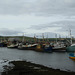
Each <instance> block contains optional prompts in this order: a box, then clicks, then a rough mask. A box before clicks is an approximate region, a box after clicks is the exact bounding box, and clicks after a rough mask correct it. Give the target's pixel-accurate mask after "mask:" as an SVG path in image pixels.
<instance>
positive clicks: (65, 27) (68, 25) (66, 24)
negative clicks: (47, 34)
mask: <svg viewBox="0 0 75 75" xmlns="http://www.w3.org/2000/svg"><path fill="white" fill-rule="evenodd" d="M55 27H57V28H59V27H60V28H59V29H57V30H56V31H57V32H67V31H69V29H71V30H72V33H73V34H74V32H75V21H71V20H64V21H58V22H53V23H49V24H44V25H36V26H35V25H34V26H32V27H31V28H32V29H34V30H44V29H47V28H55Z"/></svg>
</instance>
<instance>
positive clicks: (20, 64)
mask: <svg viewBox="0 0 75 75" xmlns="http://www.w3.org/2000/svg"><path fill="white" fill-rule="evenodd" d="M9 64H12V65H13V66H12V67H10V66H4V68H5V71H4V72H2V74H1V75H75V72H67V71H61V70H60V69H52V68H48V67H46V66H43V65H39V64H35V63H31V62H27V61H11V62H9Z"/></svg>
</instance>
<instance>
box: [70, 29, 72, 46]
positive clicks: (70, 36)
mask: <svg viewBox="0 0 75 75" xmlns="http://www.w3.org/2000/svg"><path fill="white" fill-rule="evenodd" d="M70 38H71V45H72V35H71V30H70Z"/></svg>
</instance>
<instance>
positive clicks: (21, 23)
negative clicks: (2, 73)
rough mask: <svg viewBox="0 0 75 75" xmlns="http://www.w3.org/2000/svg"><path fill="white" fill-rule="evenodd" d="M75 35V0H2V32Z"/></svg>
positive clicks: (52, 35) (49, 35) (0, 26)
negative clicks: (70, 32)
mask: <svg viewBox="0 0 75 75" xmlns="http://www.w3.org/2000/svg"><path fill="white" fill-rule="evenodd" d="M69 29H71V31H72V36H74V37H75V33H74V32H75V0H0V35H3V36H6V35H7V36H8V35H9V36H11V35H23V33H25V35H26V36H33V35H34V34H36V36H37V35H38V36H40V35H42V33H44V34H45V37H47V34H48V37H55V34H58V36H59V35H61V37H66V36H68V35H69Z"/></svg>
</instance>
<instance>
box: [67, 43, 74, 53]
mask: <svg viewBox="0 0 75 75" xmlns="http://www.w3.org/2000/svg"><path fill="white" fill-rule="evenodd" d="M66 51H68V52H75V44H72V45H71V46H68V47H67V48H66Z"/></svg>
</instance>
